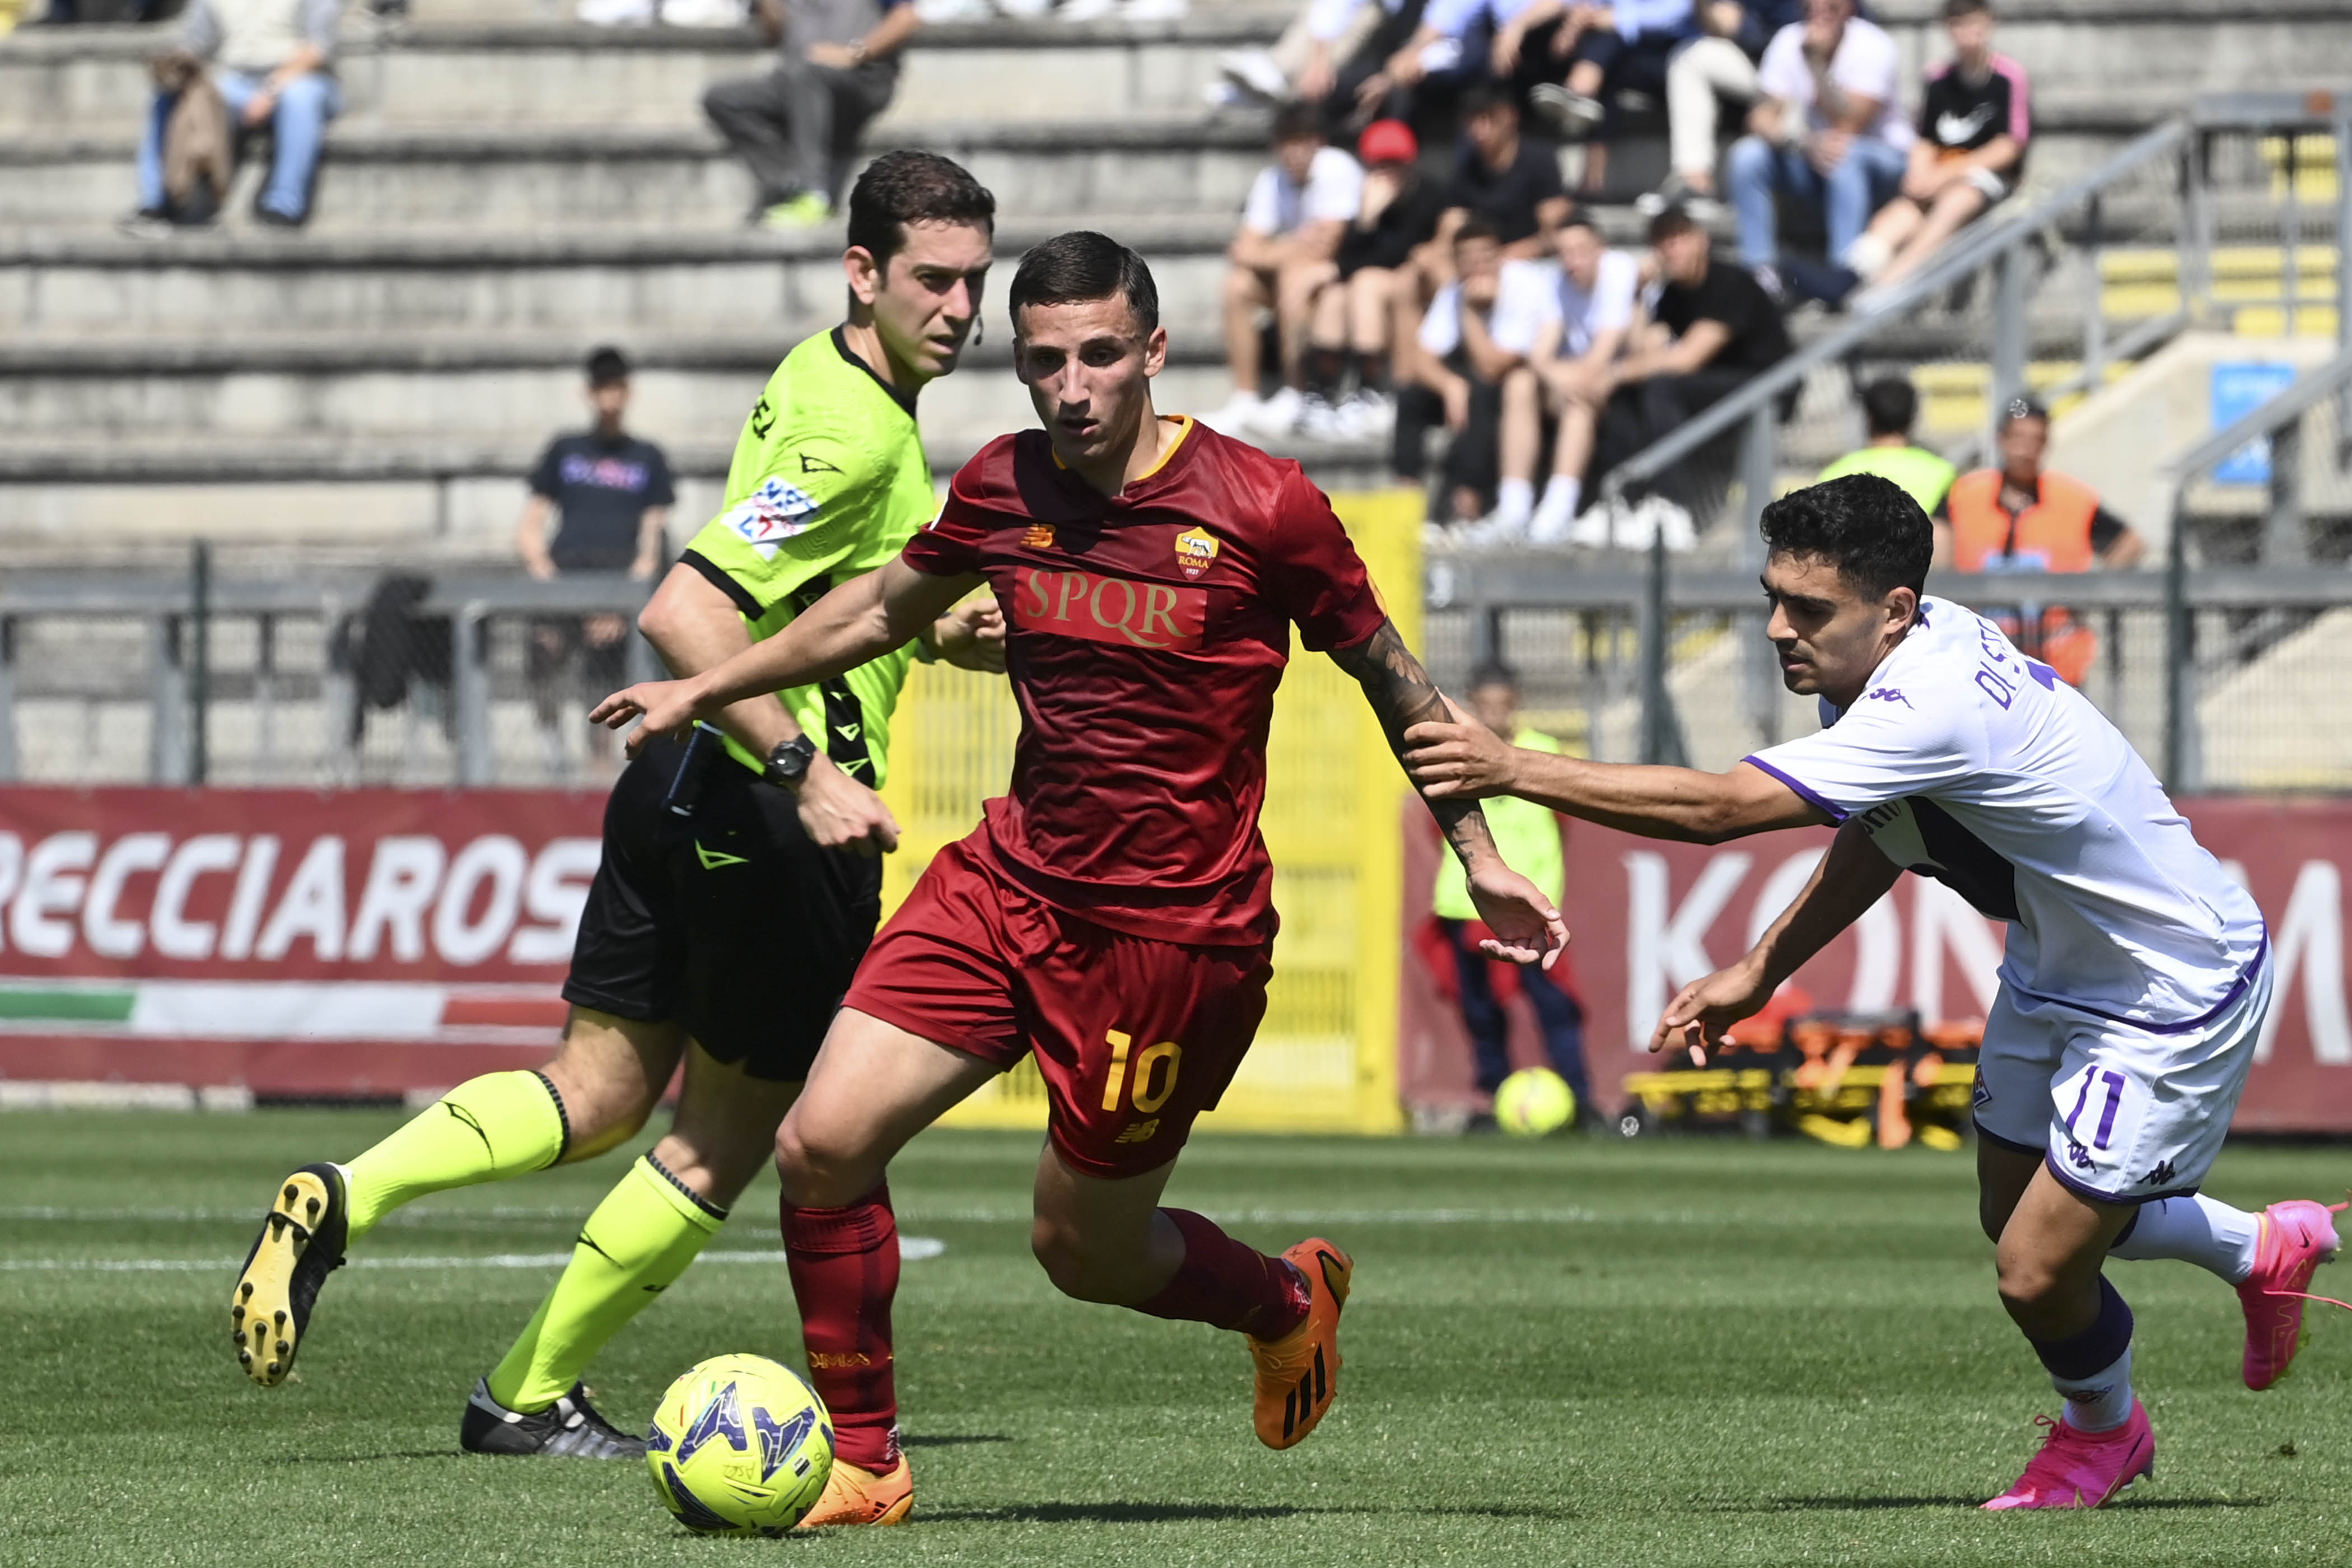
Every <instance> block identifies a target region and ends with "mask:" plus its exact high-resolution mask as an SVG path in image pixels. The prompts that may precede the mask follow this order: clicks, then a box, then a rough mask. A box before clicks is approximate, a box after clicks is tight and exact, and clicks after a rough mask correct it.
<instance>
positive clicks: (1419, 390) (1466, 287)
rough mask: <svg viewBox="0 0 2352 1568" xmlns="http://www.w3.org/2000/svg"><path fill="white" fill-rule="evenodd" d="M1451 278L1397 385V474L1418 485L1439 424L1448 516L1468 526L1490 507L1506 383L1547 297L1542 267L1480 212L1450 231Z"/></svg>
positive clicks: (1416, 339)
mask: <svg viewBox="0 0 2352 1568" xmlns="http://www.w3.org/2000/svg"><path fill="white" fill-rule="evenodd" d="M1451 244H1452V247H1453V251H1454V263H1453V270H1454V279H1453V280H1452V281H1451V282H1449V283H1447V284H1446V285H1445V286H1444V288H1442V289H1439V290H1438V291H1437V298H1436V299H1435V300H1432V301H1431V303H1430V307H1429V311H1428V314H1427V315H1425V316H1423V318H1422V322H1421V327H1420V330H1419V331H1417V332H1416V333H1415V334H1414V336H1413V340H1412V353H1411V359H1412V369H1411V372H1410V380H1409V382H1408V384H1404V385H1402V386H1400V387H1399V388H1398V390H1397V406H1396V430H1395V451H1394V458H1395V466H1396V473H1397V477H1398V478H1399V479H1402V480H1405V481H1407V482H1412V483H1418V482H1419V481H1420V479H1421V478H1422V475H1423V470H1424V466H1425V461H1426V459H1425V458H1424V452H1425V450H1426V440H1427V437H1428V434H1429V432H1430V431H1431V430H1433V429H1434V428H1436V427H1437V426H1439V425H1441V424H1442V425H1443V426H1444V427H1445V428H1446V429H1447V430H1449V431H1452V432H1453V434H1454V440H1453V442H1452V444H1451V446H1450V447H1448V449H1447V452H1446V458H1445V479H1446V500H1445V507H1444V510H1445V513H1446V516H1447V519H1448V521H1452V522H1454V523H1467V522H1472V521H1476V520H1477V519H1478V518H1479V517H1480V516H1481V515H1482V514H1483V513H1484V512H1485V511H1486V507H1487V504H1488V500H1489V498H1491V497H1492V496H1493V495H1494V493H1495V489H1496V461H1497V458H1498V450H1497V441H1498V439H1499V436H1500V424H1501V418H1502V408H1503V381H1504V379H1505V378H1506V377H1507V376H1508V375H1509V374H1511V372H1512V371H1514V370H1516V369H1517V368H1518V367H1519V365H1520V364H1521V363H1523V362H1524V360H1525V358H1526V356H1527V353H1528V349H1530V348H1532V347H1533V346H1534V339H1535V329H1536V326H1537V323H1538V321H1539V320H1540V319H1541V315H1542V309H1543V303H1542V300H1543V296H1544V294H1545V293H1546V292H1547V291H1548V290H1549V289H1550V287H1551V282H1550V279H1549V277H1548V276H1547V275H1546V271H1545V269H1544V268H1542V267H1539V266H1538V265H1536V264H1535V263H1533V262H1529V261H1519V260H1512V259H1510V258H1507V257H1506V256H1505V255H1504V253H1503V237H1502V235H1501V234H1500V232H1498V231H1497V230H1496V227H1495V226H1494V225H1493V224H1491V223H1489V222H1487V221H1486V219H1485V218H1471V219H1469V220H1468V221H1467V222H1465V223H1464V224H1462V225H1461V226H1459V227H1457V228H1456V229H1455V230H1454V235H1453V238H1452V241H1451Z"/></svg>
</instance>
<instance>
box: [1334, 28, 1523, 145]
mask: <svg viewBox="0 0 2352 1568" xmlns="http://www.w3.org/2000/svg"><path fill="white" fill-rule="evenodd" d="M1539 3H1541V0H1428V5H1427V7H1426V8H1425V9H1424V10H1423V12H1422V14H1421V22H1420V25H1419V26H1416V27H1415V28H1414V29H1413V30H1412V34H1411V36H1410V37H1407V38H1406V39H1405V40H1404V42H1403V43H1402V45H1400V46H1399V47H1397V49H1396V51H1395V52H1394V53H1393V54H1391V55H1390V56H1389V58H1388V60H1387V62H1386V63H1385V64H1383V65H1382V66H1381V68H1380V69H1379V70H1377V71H1374V72H1373V73H1372V74H1371V75H1370V76H1368V77H1366V78H1365V79H1362V80H1361V81H1360V82H1359V83H1358V84H1357V86H1356V101H1357V105H1358V108H1359V109H1360V110H1362V111H1365V112H1370V113H1377V114H1380V115H1382V116H1384V117H1390V118H1394V119H1399V120H1405V121H1412V123H1413V124H1414V125H1416V126H1417V127H1418V128H1419V129H1420V130H1422V131H1423V132H1424V133H1428V132H1432V131H1433V130H1434V129H1435V128H1436V127H1437V126H1439V125H1440V124H1442V123H1443V121H1444V119H1445V110H1447V109H1449V108H1451V107H1454V105H1456V104H1457V103H1458V104H1459V105H1460V108H1461V111H1462V113H1463V114H1464V115H1465V116H1467V115H1468V114H1470V113H1471V112H1472V111H1473V110H1472V108H1471V106H1470V104H1469V103H1468V102H1467V101H1466V99H1467V96H1468V95H1469V94H1472V93H1475V92H1477V91H1478V90H1479V89H1481V88H1482V87H1493V88H1495V89H1496V90H1497V92H1498V94H1499V95H1500V96H1501V97H1504V98H1507V99H1508V100H1510V102H1511V106H1512V107H1513V109H1515V110H1516V109H1517V107H1518V106H1519V103H1520V101H1521V100H1522V98H1523V97H1524V93H1525V89H1526V86H1527V85H1528V84H1527V83H1526V82H1522V81H1520V80H1518V79H1517V75H1518V72H1517V65H1516V64H1514V65H1512V66H1497V65H1496V59H1497V58H1500V56H1499V55H1498V53H1497V50H1498V48H1499V46H1500V44H1501V40H1502V38H1503V36H1504V35H1505V34H1506V33H1507V31H1508V30H1509V29H1510V27H1511V26H1512V24H1513V23H1514V22H1515V21H1516V20H1517V17H1518V16H1519V15H1520V13H1522V12H1524V11H1526V10H1527V9H1528V7H1530V6H1532V5H1538V4H1539ZM1550 37H1551V32H1550V31H1549V30H1547V31H1546V32H1545V33H1544V34H1543V37H1542V39H1541V40H1539V41H1540V42H1541V43H1542V44H1543V45H1544V46H1546V47H1542V48H1538V49H1535V50H1533V51H1530V58H1533V59H1535V60H1536V61H1537V62H1538V63H1547V62H1548V61H1549V50H1548V46H1549V39H1550ZM1553 74H1554V75H1557V74H1558V68H1557V67H1556V66H1555V67H1554V68H1553ZM1531 80H1532V78H1531Z"/></svg>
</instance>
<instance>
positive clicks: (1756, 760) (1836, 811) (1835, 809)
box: [1739, 755, 1853, 822]
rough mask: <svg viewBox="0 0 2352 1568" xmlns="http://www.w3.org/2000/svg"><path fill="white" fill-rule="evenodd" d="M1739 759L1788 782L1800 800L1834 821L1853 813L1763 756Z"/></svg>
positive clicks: (1784, 782) (1783, 782)
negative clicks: (1822, 795) (1827, 798)
mask: <svg viewBox="0 0 2352 1568" xmlns="http://www.w3.org/2000/svg"><path fill="white" fill-rule="evenodd" d="M1739 760H1740V761H1741V762H1743V763H1747V764H1748V766H1749V767H1751V768H1754V769H1756V770H1757V771H1758V772H1759V773H1770V774H1771V775H1772V776H1773V777H1774V778H1776V779H1779V780H1780V782H1781V783H1782V784H1787V785H1788V786H1789V788H1790V789H1791V790H1792V791H1794V792H1795V793H1796V796H1797V798H1798V799H1799V800H1801V801H1803V802H1804V803H1805V804H1806V805H1810V806H1811V807H1812V808H1813V809H1814V810H1815V811H1818V812H1820V813H1821V814H1822V816H1826V817H1828V818H1829V819H1830V820H1831V821H1832V822H1843V821H1844V820H1845V819H1846V818H1847V817H1849V816H1853V813H1852V812H1849V811H1848V810H1846V808H1845V807H1843V806H1842V805H1838V804H1837V803H1836V802H1835V801H1832V800H1823V799H1822V797H1821V796H1820V795H1817V794H1815V793H1814V792H1813V790H1812V788H1811V786H1810V785H1808V784H1805V783H1804V782H1803V781H1802V780H1801V779H1792V778H1790V776H1789V775H1788V774H1786V773H1782V772H1781V771H1780V769H1778V768H1776V767H1774V766H1773V765H1772V764H1771V763H1768V762H1766V761H1765V760H1764V759H1763V758H1761V757H1759V756H1752V755H1751V756H1746V757H1742V758H1740V759H1739Z"/></svg>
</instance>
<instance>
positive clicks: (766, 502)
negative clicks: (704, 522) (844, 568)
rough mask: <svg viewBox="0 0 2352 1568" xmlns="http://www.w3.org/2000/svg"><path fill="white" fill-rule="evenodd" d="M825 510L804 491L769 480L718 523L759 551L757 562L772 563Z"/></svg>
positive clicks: (810, 527)
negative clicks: (784, 547)
mask: <svg viewBox="0 0 2352 1568" xmlns="http://www.w3.org/2000/svg"><path fill="white" fill-rule="evenodd" d="M823 512H824V506H823V504H822V503H820V502H819V501H818V500H817V499H816V498H815V497H814V496H813V495H811V494H809V493H808V492H807V491H806V490H804V489H800V488H799V487H798V486H796V485H788V484H786V483H784V481H783V480H782V479H765V480H763V481H761V485H760V488H759V489H756V490H753V491H752V492H751V494H750V495H748V496H746V497H744V498H743V499H742V500H740V501H738V502H737V503H736V504H735V505H734V506H732V507H730V508H729V509H728V510H727V512H726V514H725V515H724V516H723V517H721V518H720V519H719V521H720V522H722V523H724V524H725V525H726V526H727V527H729V528H730V529H732V530H734V531H735V532H736V533H737V534H738V535H740V537H741V539H742V541H743V542H744V543H746V544H748V545H750V546H751V548H752V549H754V550H756V551H758V552H760V559H761V560H762V561H772V560H774V559H775V558H776V551H777V549H778V548H779V547H780V546H782V543H783V542H784V541H786V540H787V539H791V538H793V536H794V535H796V534H802V533H806V532H807V531H809V530H810V529H812V528H814V527H815V526H816V521H817V519H818V517H819V516H820V515H821V514H822V513H823Z"/></svg>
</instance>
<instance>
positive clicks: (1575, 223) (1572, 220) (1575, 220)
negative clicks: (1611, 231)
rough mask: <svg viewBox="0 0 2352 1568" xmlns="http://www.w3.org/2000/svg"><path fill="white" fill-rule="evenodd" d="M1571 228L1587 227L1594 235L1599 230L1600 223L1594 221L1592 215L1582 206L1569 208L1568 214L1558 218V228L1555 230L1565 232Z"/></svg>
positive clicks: (1598, 232)
mask: <svg viewBox="0 0 2352 1568" xmlns="http://www.w3.org/2000/svg"><path fill="white" fill-rule="evenodd" d="M1572 228H1589V229H1591V231H1592V232H1593V233H1594V234H1595V235H1598V234H1600V232H1601V226H1600V224H1598V223H1596V222H1594V221H1593V217H1592V215H1591V213H1589V212H1587V211H1585V210H1584V209H1583V208H1582V207H1571V208H1570V209H1569V214H1568V216H1566V217H1564V218H1562V219H1560V220H1559V229H1558V231H1557V232H1559V233H1560V234H1566V233H1567V232H1568V231H1569V230H1570V229H1572Z"/></svg>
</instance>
